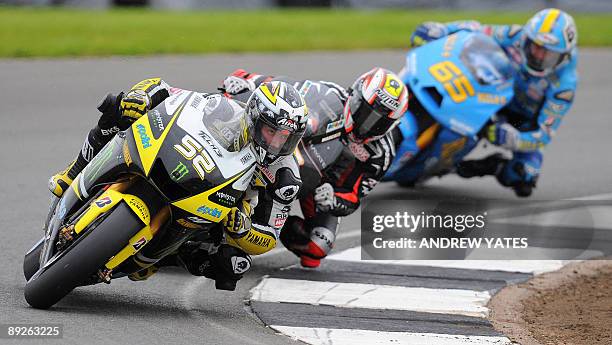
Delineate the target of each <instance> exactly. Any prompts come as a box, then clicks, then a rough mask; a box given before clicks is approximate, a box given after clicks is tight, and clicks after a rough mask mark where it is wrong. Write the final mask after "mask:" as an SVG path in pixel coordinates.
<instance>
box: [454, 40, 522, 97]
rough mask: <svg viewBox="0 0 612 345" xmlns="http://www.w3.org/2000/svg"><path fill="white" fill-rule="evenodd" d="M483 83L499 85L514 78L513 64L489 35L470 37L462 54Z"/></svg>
mask: <svg viewBox="0 0 612 345" xmlns="http://www.w3.org/2000/svg"><path fill="white" fill-rule="evenodd" d="M460 58H461V61H462V62H463V63H464V64H465V65H466V66H467V67H468V69H469V70H470V72H471V73H472V75H473V76H474V78H475V79H476V80H477V81H478V83H479V84H481V85H499V84H502V83H504V82H506V81H508V80H509V79H511V78H512V66H511V64H510V60H509V59H508V57H507V56H506V54H505V53H504V51H503V50H502V49H501V48H500V47H499V46H498V45H497V44H496V43H495V41H493V40H492V39H490V38H488V37H483V36H478V35H475V36H473V37H471V38H469V39H468V41H467V42H466V44H465V45H464V47H463V51H462V52H461V55H460Z"/></svg>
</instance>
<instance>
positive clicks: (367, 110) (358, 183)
mask: <svg viewBox="0 0 612 345" xmlns="http://www.w3.org/2000/svg"><path fill="white" fill-rule="evenodd" d="M267 80H283V81H286V82H288V83H291V84H292V85H294V86H295V88H296V89H298V90H299V91H300V93H302V95H303V96H304V98H305V99H306V101H307V103H308V104H310V105H311V107H310V108H311V110H312V109H313V107H315V105H317V106H318V107H320V108H321V109H324V110H325V112H326V114H325V115H322V116H334V117H333V118H334V119H336V118H339V119H340V120H338V121H334V122H332V123H330V124H329V125H328V127H327V128H328V129H330V126H331V132H333V131H334V128H335V127H336V126H338V128H342V131H341V133H338V135H340V134H341V135H340V139H339V140H341V141H342V142H343V144H344V149H343V151H342V153H341V156H340V158H339V159H338V160H336V162H335V163H334V164H332V165H331V166H329V167H326V168H325V169H324V171H322V172H321V173H322V179H321V184H320V185H319V186H318V187H317V188H316V189H315V190H309V191H307V190H305V191H303V192H304V193H300V206H301V209H302V212H303V215H304V218H305V219H304V220H302V219H301V218H299V217H296V216H290V217H289V218H288V219H287V223H286V226H285V228H284V229H283V231H282V232H281V237H280V238H281V241H282V242H283V244H284V245H285V247H287V248H288V249H289V250H291V251H292V252H293V253H294V254H296V255H297V256H298V257H300V262H301V264H302V265H303V266H305V267H318V266H319V264H320V260H321V259H322V258H324V257H325V256H326V255H327V254H328V253H329V251H330V250H331V249H332V247H333V243H334V241H335V238H336V233H337V230H338V225H339V217H344V216H347V215H349V214H351V213H353V212H354V211H355V210H357V208H358V207H359V205H360V200H361V198H363V197H365V196H366V195H367V194H368V193H369V192H370V191H371V190H372V189H373V188H374V186H375V185H376V184H377V183H378V181H379V180H380V179H381V178H382V176H383V175H384V174H385V172H386V170H387V169H388V168H389V166H390V164H391V162H392V161H393V158H394V155H395V148H394V143H393V141H392V140H391V137H390V136H389V135H388V133H389V131H390V130H391V129H392V128H394V127H395V126H396V125H397V124H398V123H399V119H400V117H401V116H402V115H403V114H404V112H405V111H406V109H407V107H408V92H407V89H406V87H405V86H404V85H403V83H402V82H401V80H400V79H399V77H397V76H396V75H395V74H393V73H391V72H389V71H387V70H385V69H382V68H374V69H372V70H370V71H368V72H366V73H364V74H363V75H361V76H360V77H359V78H358V79H357V80H356V81H355V82H354V84H353V85H352V87H351V88H349V89H348V90H346V89H344V88H343V87H341V86H339V85H337V84H335V83H331V82H326V81H313V80H294V79H291V78H288V77H276V78H274V77H271V76H263V75H259V74H255V73H249V72H246V71H244V70H236V71H235V72H234V73H232V74H231V75H230V76H228V77H227V78H226V79H225V81H224V89H225V91H226V92H227V93H228V94H230V95H234V96H236V95H240V94H241V93H244V92H248V91H249V90H252V89H253V88H255V87H256V86H257V85H258V84H259V83H261V82H265V81H267ZM312 111H314V110H312ZM329 113H331V114H333V115H329ZM311 118H312V119H313V121H314V120H315V118H314V117H311ZM311 125H312V124H311ZM332 137H333V136H329V137H328V138H332ZM328 138H326V139H328ZM314 139H315V138H307V137H305V138H304V140H314ZM264 179H265V177H264Z"/></svg>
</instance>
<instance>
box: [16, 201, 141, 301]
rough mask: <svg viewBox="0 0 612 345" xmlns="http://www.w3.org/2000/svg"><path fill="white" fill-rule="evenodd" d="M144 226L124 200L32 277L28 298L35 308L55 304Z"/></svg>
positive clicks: (25, 293)
mask: <svg viewBox="0 0 612 345" xmlns="http://www.w3.org/2000/svg"><path fill="white" fill-rule="evenodd" d="M143 227H144V225H143V223H142V222H141V221H140V220H139V219H138V218H137V217H136V216H135V215H134V214H133V212H132V210H131V209H130V208H129V207H128V206H127V205H126V204H125V203H123V202H122V203H120V204H119V205H118V206H117V207H115V209H113V210H112V211H110V212H109V213H108V215H106V218H104V219H103V220H102V221H101V222H99V223H98V224H97V226H95V227H94V228H93V229H86V230H85V231H86V232H85V233H84V234H83V235H82V236H81V237H79V238H78V239H77V240H76V241H75V242H74V243H73V244H72V245H71V246H70V247H68V248H67V249H66V250H64V251H62V252H61V253H59V254H57V255H58V257H57V259H51V260H52V261H53V260H55V261H54V262H52V263H51V264H50V265H49V267H46V268H43V269H42V270H40V271H39V272H36V274H34V275H33V276H32V277H31V278H30V280H29V281H28V282H27V283H26V286H25V292H24V295H25V299H26V301H27V302H28V304H30V305H31V306H32V307H34V308H39V309H47V308H49V307H51V306H52V305H54V304H55V303H57V302H58V301H59V300H61V299H62V298H63V297H64V296H66V295H67V294H68V293H70V291H72V290H73V289H74V288H75V287H77V286H78V285H80V284H81V283H82V282H84V281H86V280H87V279H88V278H89V277H91V276H92V275H93V274H95V273H96V272H97V271H98V269H100V268H102V267H103V266H104V264H106V263H107V262H108V260H110V258H111V257H113V256H114V255H115V254H117V253H118V252H119V251H120V250H121V249H123V248H124V247H125V246H126V245H127V244H128V241H129V239H130V238H131V237H132V236H134V235H135V234H136V233H137V232H138V231H140V229H142V228H143ZM24 264H25V263H24Z"/></svg>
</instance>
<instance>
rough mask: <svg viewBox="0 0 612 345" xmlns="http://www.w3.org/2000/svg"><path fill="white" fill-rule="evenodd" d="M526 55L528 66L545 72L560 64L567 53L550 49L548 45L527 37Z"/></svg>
mask: <svg viewBox="0 0 612 345" xmlns="http://www.w3.org/2000/svg"><path fill="white" fill-rule="evenodd" d="M525 57H526V58H527V66H529V68H531V69H533V70H536V71H538V72H543V71H546V70H548V69H552V68H555V67H556V66H557V65H558V64H560V63H561V61H562V60H563V58H564V57H565V54H564V53H559V52H554V51H551V50H548V49H546V47H544V46H541V45H539V44H537V43H536V42H534V41H533V40H531V39H529V38H527V40H526V42H525Z"/></svg>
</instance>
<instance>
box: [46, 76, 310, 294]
mask: <svg viewBox="0 0 612 345" xmlns="http://www.w3.org/2000/svg"><path fill="white" fill-rule="evenodd" d="M183 91H184V90H181V89H178V88H174V87H170V86H169V85H168V84H167V83H166V82H165V81H163V80H162V79H160V78H151V79H145V80H143V81H141V82H139V83H137V84H136V85H134V86H133V87H132V88H131V89H130V91H128V92H127V93H125V94H124V93H123V92H122V93H120V94H119V95H117V96H113V95H110V94H109V95H108V96H107V97H106V98H105V99H104V100H103V101H102V103H101V104H100V105H99V106H98V110H99V111H100V112H101V113H102V114H101V116H100V119H99V120H98V124H97V125H96V126H95V127H94V128H93V129H92V130H91V131H90V132H89V134H88V136H87V137H86V139H85V142H84V144H83V147H82V149H81V151H80V152H79V153H78V155H77V157H76V159H75V160H74V161H73V162H72V163H70V165H69V166H68V167H67V168H66V169H65V170H64V171H62V172H60V173H58V174H56V175H54V176H52V177H51V179H50V181H49V188H50V190H51V192H52V193H53V194H55V195H56V196H58V197H59V196H61V195H62V194H63V192H64V191H65V190H66V189H67V188H68V186H70V184H71V183H72V181H73V180H74V178H75V177H76V176H77V175H78V173H79V172H81V171H82V170H83V168H84V167H85V166H86V165H87V164H88V162H89V161H90V160H91V159H92V158H93V157H94V156H95V155H96V154H97V153H98V152H99V151H100V150H101V149H102V147H104V145H105V144H106V143H107V142H109V141H110V140H111V139H112V138H113V137H114V135H115V134H116V133H117V132H119V131H120V130H124V129H126V128H127V127H129V126H130V125H131V123H132V122H133V121H134V120H136V119H138V118H140V117H141V116H143V115H145V114H146V113H147V112H148V111H149V110H150V109H153V108H154V107H156V106H157V105H158V104H160V103H161V102H163V101H164V100H165V99H166V98H168V97H170V96H171V95H174V94H177V93H181V92H183ZM204 95H205V96H206V97H216V99H218V100H219V101H220V104H218V105H217V106H216V108H217V109H219V108H222V107H225V109H229V110H231V111H236V109H243V108H244V109H245V123H247V124H248V133H249V135H250V140H251V141H252V145H253V147H254V150H253V153H254V156H255V158H256V160H257V163H258V166H257V169H266V171H267V172H268V173H269V174H271V175H272V176H274V181H273V182H272V183H270V184H269V185H267V186H264V188H261V187H259V186H252V187H251V188H249V189H248V190H247V192H246V195H245V198H244V200H243V201H242V205H241V207H240V208H233V209H232V211H231V212H230V214H229V215H228V216H227V217H226V218H225V219H224V221H223V226H224V232H225V236H224V238H223V239H222V242H221V244H220V246H216V247H214V248H207V249H206V250H205V249H203V248H199V247H198V246H195V247H194V246H193V245H191V244H190V243H187V245H185V246H184V247H185V248H181V249H180V250H179V252H178V255H171V256H168V257H166V258H164V259H162V260H161V261H160V262H158V264H155V265H153V266H150V267H148V268H147V269H144V270H142V271H140V272H137V273H136V274H133V275H131V276H130V279H132V280H143V279H146V278H148V277H149V276H151V275H152V274H153V273H155V272H156V271H157V269H158V268H159V267H160V266H164V265H177V264H178V265H181V266H183V267H185V268H186V269H187V270H188V271H189V272H190V273H192V274H194V275H203V276H207V277H209V278H212V279H215V281H216V287H217V288H218V289H224V290H234V289H235V286H236V282H237V281H238V280H239V279H240V278H241V277H242V275H243V274H244V273H245V272H246V271H248V269H249V268H250V264H251V261H250V257H249V255H258V254H262V253H264V252H266V251H269V250H271V249H272V248H274V247H275V245H276V242H277V240H278V237H279V232H280V230H281V228H282V224H279V223H278V222H276V221H275V217H272V216H271V215H272V214H274V215H276V214H279V213H280V214H285V213H286V214H288V212H289V211H290V204H291V202H292V201H293V199H294V198H295V196H296V195H297V192H298V191H299V188H300V186H301V180H300V175H299V169H298V166H297V163H296V162H295V160H294V158H293V157H289V156H290V155H291V154H292V153H293V150H294V149H295V147H296V145H297V143H298V142H299V140H300V139H301V138H302V135H303V134H304V130H305V128H306V121H307V115H308V109H307V107H306V104H305V102H304V100H303V98H302V97H301V96H300V94H299V93H298V92H297V90H295V89H294V88H293V87H292V86H291V85H288V84H286V83H283V82H279V81H275V82H268V83H262V84H261V85H259V87H258V88H257V89H256V90H255V91H254V92H253V94H252V95H251V97H250V98H249V100H248V101H247V102H246V104H239V103H237V102H235V101H233V100H231V99H228V98H226V97H220V96H219V94H204ZM285 217H286V215H285ZM187 225H189V224H187ZM172 226H183V227H184V226H186V224H180V223H177V224H173V225H172Z"/></svg>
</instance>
